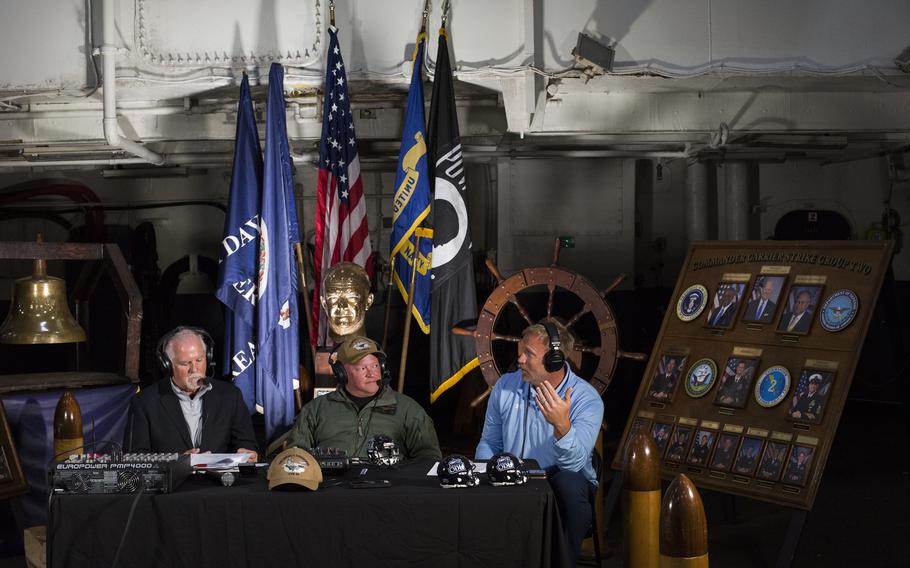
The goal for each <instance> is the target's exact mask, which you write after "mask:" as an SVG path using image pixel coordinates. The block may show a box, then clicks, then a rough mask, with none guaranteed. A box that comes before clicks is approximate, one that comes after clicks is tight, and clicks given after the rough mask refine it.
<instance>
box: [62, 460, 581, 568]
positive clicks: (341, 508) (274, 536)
mask: <svg viewBox="0 0 910 568" xmlns="http://www.w3.org/2000/svg"><path fill="white" fill-rule="evenodd" d="M430 465H432V464H430V463H426V464H424V463H419V464H410V465H408V466H405V467H402V468H400V469H395V470H381V469H371V470H370V471H369V472H368V473H367V474H366V476H365V478H366V479H390V480H391V482H392V486H391V487H389V488H379V489H352V488H350V487H349V486H348V484H347V480H349V479H353V478H355V477H356V476H357V474H359V473H360V470H359V469H356V470H352V471H350V472H348V473H347V474H346V475H345V476H344V477H342V478H340V479H339V478H327V479H326V481H325V482H324V483H323V487H320V489H319V490H318V491H305V492H286V491H269V490H268V487H267V481H266V480H265V475H264V473H265V472H264V471H262V472H261V474H260V475H259V476H257V477H241V478H239V479H238V481H237V482H236V483H235V484H234V485H233V486H232V487H221V486H220V485H218V484H216V483H215V482H214V481H212V480H211V479H209V478H206V477H204V476H194V477H191V478H190V479H188V480H187V481H186V482H184V483H183V485H181V486H180V487H179V489H178V490H177V491H175V492H174V493H170V494H164V495H141V496H140V497H139V499H138V501H137V502H136V509H135V513H134V515H133V519H132V521H131V523H130V526H129V528H128V532H127V536H126V540H125V543H124V546H123V550H122V552H121V554H120V559H119V561H118V566H123V567H133V566H135V567H142V566H155V567H158V566H187V567H194V568H195V567H199V566H218V567H231V566H270V567H271V566H357V567H372V566H432V567H433V568H445V567H455V566H463V567H467V566H472V567H473V566H495V567H497V568H502V567H506V566H521V567H535V566H562V565H564V564H565V560H564V558H565V556H564V555H565V544H564V542H563V539H562V535H561V525H560V521H559V515H558V513H557V510H556V502H555V499H554V496H553V493H552V491H551V490H550V487H549V484H547V482H546V481H543V480H531V481H530V482H529V483H528V484H526V485H524V486H514V487H493V486H491V485H489V484H488V483H487V481H486V479H483V481H482V483H481V484H480V485H479V486H477V487H472V488H459V489H442V488H441V487H440V486H439V485H438V483H437V480H436V478H435V477H427V476H426V472H427V470H428V469H429V468H430ZM134 499H135V496H134V495H58V496H55V497H54V499H53V501H52V503H51V518H50V526H49V531H50V534H49V535H48V538H49V541H50V542H49V550H48V552H49V554H50V558H49V565H50V566H91V567H97V566H111V562H112V561H113V559H114V554H115V551H116V549H117V545H118V543H119V542H120V538H121V535H122V534H123V531H124V528H125V526H126V522H127V517H128V514H129V510H130V507H131V505H132V504H133V502H134Z"/></svg>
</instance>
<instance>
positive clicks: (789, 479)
mask: <svg viewBox="0 0 910 568" xmlns="http://www.w3.org/2000/svg"><path fill="white" fill-rule="evenodd" d="M814 455H815V448H813V447H812V446H799V445H795V444H794V446H793V449H791V450H790V459H788V460H787V469H785V470H784V480H783V481H784V483H789V484H791V485H799V486H800V487H802V486H804V485H805V484H806V480H807V479H808V478H809V469H810V468H811V467H812V457H813V456H814Z"/></svg>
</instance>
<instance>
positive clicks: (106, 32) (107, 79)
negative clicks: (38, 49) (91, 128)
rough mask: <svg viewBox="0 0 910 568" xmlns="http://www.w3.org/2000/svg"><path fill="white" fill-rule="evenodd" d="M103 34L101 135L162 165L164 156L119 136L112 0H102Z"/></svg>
mask: <svg viewBox="0 0 910 568" xmlns="http://www.w3.org/2000/svg"><path fill="white" fill-rule="evenodd" d="M101 11H102V28H101V29H102V34H103V41H104V43H103V44H101V62H102V68H103V70H104V71H103V72H104V75H103V76H104V86H103V87H102V93H103V95H104V97H103V102H104V138H105V140H107V143H108V144H109V145H110V146H112V147H114V148H120V149H121V150H124V151H126V152H129V153H130V154H133V155H134V156H137V157H139V158H142V159H143V160H145V161H147V162H149V163H152V164H154V165H156V166H161V165H164V163H165V159H164V156H163V155H161V154H156V153H155V152H152V151H151V150H149V149H148V148H146V147H145V146H143V145H142V144H138V143H136V142H133V141H132V140H130V139H128V138H121V137H120V131H119V129H118V127H117V87H116V85H117V76H116V75H117V71H116V63H117V58H116V55H117V47H116V46H115V45H114V0H103V3H102V8H101Z"/></svg>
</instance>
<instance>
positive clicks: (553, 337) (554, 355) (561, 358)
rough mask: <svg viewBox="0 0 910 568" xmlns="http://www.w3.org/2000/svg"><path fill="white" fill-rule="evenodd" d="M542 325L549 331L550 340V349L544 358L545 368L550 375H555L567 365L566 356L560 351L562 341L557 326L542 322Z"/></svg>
mask: <svg viewBox="0 0 910 568" xmlns="http://www.w3.org/2000/svg"><path fill="white" fill-rule="evenodd" d="M540 323H541V324H542V325H543V328H544V329H545V330H547V337H548V338H549V340H550V349H549V350H548V351H547V352H546V353H545V354H544V356H543V368H544V370H545V371H546V372H548V373H555V372H556V371H559V370H560V369H562V368H563V367H564V366H565V364H566V355H565V353H563V352H562V349H560V347H561V346H562V341H560V339H559V330H558V329H556V326H555V325H553V322H551V321H542V322H540Z"/></svg>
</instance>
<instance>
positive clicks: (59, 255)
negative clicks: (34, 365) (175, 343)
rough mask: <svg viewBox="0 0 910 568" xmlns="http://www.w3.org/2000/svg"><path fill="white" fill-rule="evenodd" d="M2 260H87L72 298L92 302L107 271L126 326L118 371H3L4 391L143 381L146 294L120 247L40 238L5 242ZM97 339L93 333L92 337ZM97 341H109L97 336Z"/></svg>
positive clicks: (0, 247)
mask: <svg viewBox="0 0 910 568" xmlns="http://www.w3.org/2000/svg"><path fill="white" fill-rule="evenodd" d="M0 259H11V260H35V259H44V260H67V261H71V260H82V261H87V262H86V263H85V265H84V266H83V269H82V272H81V273H80V274H79V278H78V280H77V281H76V286H75V288H74V290H73V298H74V299H75V300H76V303H77V306H81V307H82V308H83V311H84V309H85V307H86V305H87V301H88V299H89V297H90V296H91V294H92V292H93V291H94V289H95V286H96V285H97V284H98V279H99V278H100V277H101V274H102V273H103V272H104V271H105V270H106V271H109V272H110V276H111V280H112V281H113V283H114V288H115V289H116V291H117V297H118V299H119V300H120V307H121V310H122V313H123V316H124V317H123V325H122V328H121V329H120V333H119V334H117V336H119V337H122V338H123V342H124V344H123V356H122V358H121V359H120V369H121V370H120V372H119V373H91V372H63V373H28V374H22V375H2V376H0V392H12V391H22V390H44V389H57V388H78V387H82V386H99V385H109V384H122V383H128V382H133V383H136V382H139V342H140V335H141V331H142V330H141V326H142V294H141V293H140V292H139V287H138V286H137V285H136V281H135V280H134V279H133V275H132V274H130V271H129V267H128V266H127V264H126V260H125V259H124V258H123V253H121V252H120V247H118V246H117V245H115V244H110V243H104V244H102V243H38V242H31V241H26V242H11V241H6V242H0ZM91 340H92V338H91V337H89V341H91ZM98 341H106V339H105V338H98Z"/></svg>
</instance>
